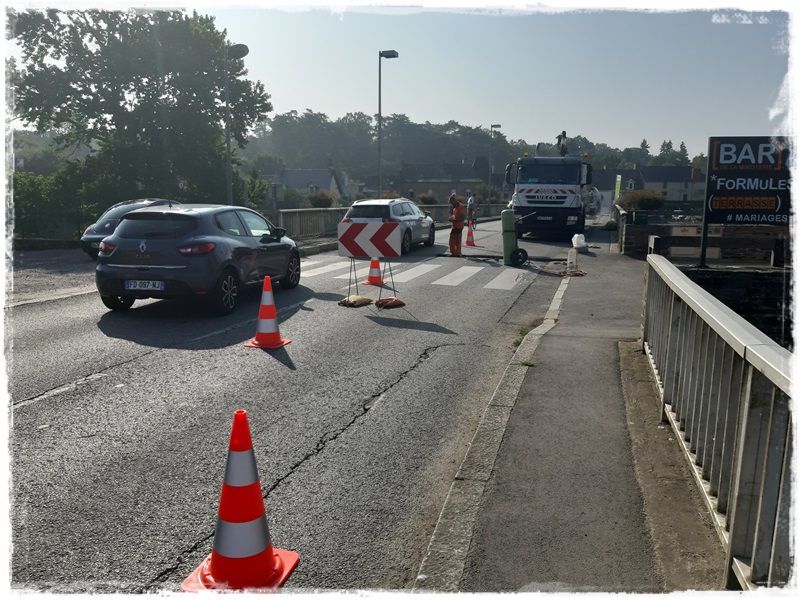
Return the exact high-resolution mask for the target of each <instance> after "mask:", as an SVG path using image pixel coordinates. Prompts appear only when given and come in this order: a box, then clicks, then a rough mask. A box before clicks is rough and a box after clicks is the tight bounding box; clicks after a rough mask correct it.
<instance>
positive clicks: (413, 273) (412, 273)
mask: <svg viewBox="0 0 800 600" xmlns="http://www.w3.org/2000/svg"><path fill="white" fill-rule="evenodd" d="M441 266H442V265H417V266H416V267H412V268H410V269H408V270H407V271H403V272H402V273H400V275H396V276H395V278H394V281H395V283H406V282H407V281H411V280H412V279H416V278H417V277H419V276H420V275H424V274H425V273H429V272H431V271H433V270H434V269H438V268H439V267H441Z"/></svg>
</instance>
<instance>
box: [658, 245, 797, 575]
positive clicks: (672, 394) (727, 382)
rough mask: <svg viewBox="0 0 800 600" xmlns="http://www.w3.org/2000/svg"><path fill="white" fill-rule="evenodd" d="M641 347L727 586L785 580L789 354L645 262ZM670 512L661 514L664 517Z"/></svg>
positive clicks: (662, 264)
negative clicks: (709, 525) (722, 553)
mask: <svg viewBox="0 0 800 600" xmlns="http://www.w3.org/2000/svg"><path fill="white" fill-rule="evenodd" d="M647 263H648V270H647V285H646V291H645V314H644V332H643V343H644V349H645V352H646V353H647V356H648V357H649V359H650V364H651V367H652V369H653V372H654V374H655V376H656V381H657V383H658V386H659V391H660V393H661V397H662V404H661V410H662V418H663V420H664V421H667V422H669V424H670V426H671V427H672V429H673V431H674V433H675V435H676V438H677V439H678V440H679V442H680V445H681V448H682V450H683V452H684V455H685V456H686V458H687V460H688V461H689V465H690V467H691V470H692V473H693V474H694V477H695V480H696V482H697V485H698V487H699V489H700V492H701V494H702V496H703V498H704V500H705V503H706V505H707V507H708V509H709V511H710V513H711V516H712V520H713V522H714V525H715V527H716V529H717V533H718V534H719V537H720V540H721V542H722V544H723V546H724V547H725V550H726V553H727V557H728V559H727V569H726V574H725V577H726V586H727V587H729V588H734V587H741V588H742V589H745V590H749V589H756V588H758V587H760V586H780V585H785V584H786V583H787V582H788V581H789V578H790V576H791V569H792V561H793V559H792V556H791V548H790V545H791V544H790V538H791V535H792V532H791V524H790V507H791V494H792V490H791V487H792V484H791V483H792V482H791V479H792V477H791V452H792V427H791V423H792V418H791V372H790V363H791V360H792V353H791V352H789V351H788V350H786V349H785V348H783V347H782V346H780V345H779V344H777V343H776V342H774V341H772V339H770V338H769V336H767V335H766V334H765V333H763V332H761V331H760V330H758V329H757V328H756V327H754V326H753V325H751V324H750V323H748V322H747V321H746V320H745V319H744V318H742V317H741V316H739V315H738V314H736V313H735V312H734V311H733V310H731V309H730V308H729V307H727V306H726V305H724V304H723V303H722V302H720V301H719V300H718V299H717V298H715V297H714V296H713V295H712V294H710V293H709V292H707V291H706V290H704V289H703V288H702V287H700V286H699V285H697V284H696V283H694V282H693V281H692V280H691V279H689V277H688V276H687V275H685V274H684V273H683V272H681V270H680V269H678V267H676V266H675V265H674V264H672V263H671V262H670V261H669V260H667V259H666V258H665V257H663V256H659V255H657V254H650V255H648V257H647ZM666 509H667V510H668V507H666Z"/></svg>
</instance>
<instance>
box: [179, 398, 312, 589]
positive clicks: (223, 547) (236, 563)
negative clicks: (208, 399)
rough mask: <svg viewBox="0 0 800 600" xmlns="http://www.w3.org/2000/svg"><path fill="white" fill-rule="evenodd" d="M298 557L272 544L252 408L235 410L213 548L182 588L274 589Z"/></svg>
mask: <svg viewBox="0 0 800 600" xmlns="http://www.w3.org/2000/svg"><path fill="white" fill-rule="evenodd" d="M299 562H300V555H299V554H297V552H294V551H292V550H282V549H280V548H275V547H273V545H272V540H271V538H270V535H269V527H268V526H267V514H266V511H265V509H264V498H263V496H262V495H261V480H260V479H259V478H258V469H257V467H256V457H255V455H254V454H253V442H252V438H251V436H250V424H249V423H248V422H247V411H244V410H237V411H236V412H235V413H233V425H232V426H231V439H230V444H229V445H228V461H227V463H226V465H225V479H224V481H223V483H222V493H221V494H220V500H219V513H218V517H217V526H216V529H215V530H214V548H213V550H212V551H211V554H210V555H209V556H208V557H206V559H205V560H204V561H203V562H201V563H200V565H199V566H198V567H197V568H196V569H195V570H194V571H193V572H192V574H191V575H189V577H187V578H186V579H185V580H184V581H183V584H182V585H181V590H182V591H184V592H200V591H203V590H226V589H228V590H241V589H257V590H274V589H276V588H279V587H281V586H282V585H283V584H284V583H285V582H286V580H287V579H289V576H290V575H291V574H292V572H293V571H294V569H295V568H296V567H297V564H298V563H299Z"/></svg>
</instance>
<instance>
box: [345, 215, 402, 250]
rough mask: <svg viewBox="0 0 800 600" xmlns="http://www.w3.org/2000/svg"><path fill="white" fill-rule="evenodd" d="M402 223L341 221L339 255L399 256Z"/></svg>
mask: <svg viewBox="0 0 800 600" xmlns="http://www.w3.org/2000/svg"><path fill="white" fill-rule="evenodd" d="M399 225H400V223H339V226H338V228H337V234H338V236H337V237H338V238H339V256H349V257H352V258H397V257H399V256H400V227H399Z"/></svg>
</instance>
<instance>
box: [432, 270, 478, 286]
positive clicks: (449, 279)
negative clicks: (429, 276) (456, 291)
mask: <svg viewBox="0 0 800 600" xmlns="http://www.w3.org/2000/svg"><path fill="white" fill-rule="evenodd" d="M482 269H483V267H460V268H458V269H456V270H455V271H453V272H452V273H450V274H449V275H445V276H444V277H442V278H441V279H437V280H436V281H434V282H433V284H432V285H460V284H462V283H464V282H465V281H466V280H467V279H469V278H470V277H472V276H473V275H475V273H477V272H478V271H481V270H482Z"/></svg>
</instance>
